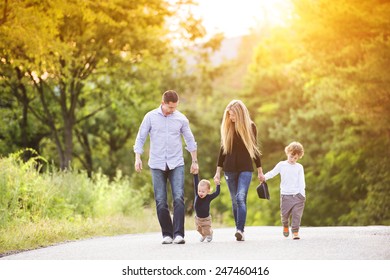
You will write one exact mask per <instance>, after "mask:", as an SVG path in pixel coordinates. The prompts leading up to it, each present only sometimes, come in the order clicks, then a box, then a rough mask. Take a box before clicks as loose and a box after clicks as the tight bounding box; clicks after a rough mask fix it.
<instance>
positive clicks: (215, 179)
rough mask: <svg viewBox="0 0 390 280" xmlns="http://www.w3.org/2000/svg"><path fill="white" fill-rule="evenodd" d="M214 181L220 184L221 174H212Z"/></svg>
mask: <svg viewBox="0 0 390 280" xmlns="http://www.w3.org/2000/svg"><path fill="white" fill-rule="evenodd" d="M214 183H215V184H216V185H221V175H220V174H219V173H215V176H214Z"/></svg>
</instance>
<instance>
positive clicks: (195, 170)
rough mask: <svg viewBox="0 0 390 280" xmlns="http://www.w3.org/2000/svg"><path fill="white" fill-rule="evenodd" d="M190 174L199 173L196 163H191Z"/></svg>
mask: <svg viewBox="0 0 390 280" xmlns="http://www.w3.org/2000/svg"><path fill="white" fill-rule="evenodd" d="M190 173H191V174H198V173H199V165H198V162H196V161H193V162H192V164H191V169H190Z"/></svg>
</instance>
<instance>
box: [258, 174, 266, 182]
mask: <svg viewBox="0 0 390 280" xmlns="http://www.w3.org/2000/svg"><path fill="white" fill-rule="evenodd" d="M257 177H258V178H259V181H260V182H265V176H264V174H263V173H258V175H257Z"/></svg>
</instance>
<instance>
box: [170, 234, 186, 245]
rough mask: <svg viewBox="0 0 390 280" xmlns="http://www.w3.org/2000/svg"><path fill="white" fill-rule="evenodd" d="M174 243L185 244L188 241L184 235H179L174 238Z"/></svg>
mask: <svg viewBox="0 0 390 280" xmlns="http://www.w3.org/2000/svg"><path fill="white" fill-rule="evenodd" d="M173 243H175V244H184V243H186V241H185V240H184V238H183V236H180V235H177V236H176V237H175V239H174V240H173Z"/></svg>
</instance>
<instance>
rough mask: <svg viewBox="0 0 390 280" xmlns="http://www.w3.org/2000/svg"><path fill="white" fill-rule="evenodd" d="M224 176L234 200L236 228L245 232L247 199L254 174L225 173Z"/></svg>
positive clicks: (244, 172)
mask: <svg viewBox="0 0 390 280" xmlns="http://www.w3.org/2000/svg"><path fill="white" fill-rule="evenodd" d="M224 174H225V180H226V182H227V185H228V187H229V191H230V197H231V199H232V207H233V215H234V221H235V222H236V228H237V230H241V231H242V232H244V227H245V222H246V198H247V195H248V190H249V185H250V183H251V180H252V172H249V171H243V172H225V173H224Z"/></svg>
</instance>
